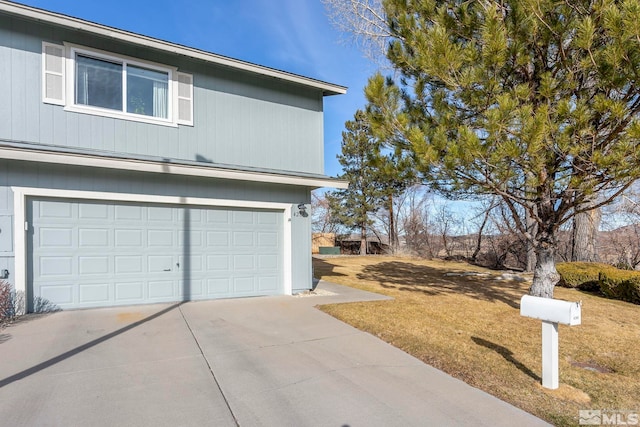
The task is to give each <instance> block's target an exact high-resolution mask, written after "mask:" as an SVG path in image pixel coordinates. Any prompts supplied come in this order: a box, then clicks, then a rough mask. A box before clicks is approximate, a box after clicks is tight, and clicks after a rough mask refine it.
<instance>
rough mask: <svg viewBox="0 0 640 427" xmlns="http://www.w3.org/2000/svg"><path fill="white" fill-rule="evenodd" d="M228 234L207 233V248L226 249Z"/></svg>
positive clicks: (223, 232)
mask: <svg viewBox="0 0 640 427" xmlns="http://www.w3.org/2000/svg"><path fill="white" fill-rule="evenodd" d="M229 241H230V239H229V232H228V231H208V232H207V247H208V248H210V249H214V248H218V249H227V247H228V246H229Z"/></svg>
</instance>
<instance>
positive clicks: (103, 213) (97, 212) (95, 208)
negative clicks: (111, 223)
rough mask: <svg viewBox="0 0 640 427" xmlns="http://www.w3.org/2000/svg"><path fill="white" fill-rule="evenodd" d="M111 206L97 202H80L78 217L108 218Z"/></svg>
mask: <svg viewBox="0 0 640 427" xmlns="http://www.w3.org/2000/svg"><path fill="white" fill-rule="evenodd" d="M108 217H109V206H108V205H103V204H97V203H79V204H78V218H80V219H89V220H90V219H107V218H108Z"/></svg>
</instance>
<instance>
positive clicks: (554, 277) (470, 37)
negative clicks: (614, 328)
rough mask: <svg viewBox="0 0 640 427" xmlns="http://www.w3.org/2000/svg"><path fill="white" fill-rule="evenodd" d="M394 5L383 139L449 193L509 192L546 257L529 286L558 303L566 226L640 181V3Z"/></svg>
mask: <svg viewBox="0 0 640 427" xmlns="http://www.w3.org/2000/svg"><path fill="white" fill-rule="evenodd" d="M384 6H385V11H386V15H387V19H388V26H389V29H390V30H391V32H392V37H393V41H392V42H391V43H390V45H389V50H388V57H389V60H390V61H391V62H392V64H393V65H394V67H395V68H396V69H397V70H398V71H399V73H400V76H401V80H400V82H399V86H400V87H401V88H402V89H403V91H400V90H399V89H398V88H397V87H395V88H394V84H393V82H390V81H387V82H385V80H384V79H383V78H382V76H380V75H377V76H374V77H373V78H372V79H371V80H370V83H369V86H368V88H367V91H366V93H367V96H368V99H369V102H370V103H371V104H373V105H374V106H375V108H371V109H370V121H371V122H372V123H373V124H374V125H375V126H374V127H375V130H376V132H377V134H378V135H380V137H382V138H386V137H388V136H389V135H394V136H400V137H401V138H402V146H403V148H404V149H406V150H408V151H409V152H410V153H412V154H413V155H414V157H415V160H416V162H417V167H418V169H419V171H420V172H421V174H422V176H423V178H424V179H425V180H426V181H428V182H429V183H430V184H431V185H432V186H433V187H434V188H435V189H437V190H439V191H441V192H442V193H443V194H445V195H448V196H451V197H464V196H478V195H479V196H482V195H497V196H499V197H500V198H502V200H503V202H504V203H505V204H506V206H507V207H508V209H509V211H510V212H511V215H512V219H513V221H514V224H515V226H516V227H517V228H518V230H519V232H520V233H522V235H523V236H524V237H525V238H526V239H527V240H528V241H529V242H530V243H531V245H532V246H533V248H534V250H535V253H536V265H535V268H534V280H533V285H532V287H531V289H530V293H531V294H533V295H537V296H545V297H552V296H553V288H554V286H555V284H556V282H557V281H558V279H559V276H558V274H557V271H556V269H555V254H556V248H557V234H558V230H559V228H560V227H561V225H562V224H564V223H566V222H567V221H569V220H571V218H572V217H573V216H575V215H576V214H580V213H581V212H584V211H586V210H590V209H595V208H598V207H600V206H603V205H605V204H608V203H610V202H611V201H612V200H613V199H614V198H615V197H616V196H617V195H619V194H620V193H621V192H622V191H623V190H624V189H626V188H627V187H628V186H629V185H630V184H631V183H632V182H633V181H634V180H635V179H637V178H638V177H639V176H640V152H639V150H638V142H640V122H639V120H638V113H639V112H640V86H639V78H640V25H638V23H639V22H640V1H638V0H621V1H614V0H595V1H594V0H588V1H587V0H566V1H555V0H502V1H491V0H486V1H459V0H448V1H434V0H385V1H384ZM596 197H597V200H598V202H597V203H596V204H590V203H586V202H588V201H591V200H595V199H596ZM525 212H526V215H525ZM525 218H528V219H529V220H530V221H532V223H534V225H535V226H533V227H532V226H531V224H527V223H526V222H527V221H526V220H525Z"/></svg>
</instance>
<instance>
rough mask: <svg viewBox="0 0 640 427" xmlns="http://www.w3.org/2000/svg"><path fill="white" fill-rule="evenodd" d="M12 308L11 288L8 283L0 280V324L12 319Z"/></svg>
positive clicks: (13, 306) (12, 296)
mask: <svg viewBox="0 0 640 427" xmlns="http://www.w3.org/2000/svg"><path fill="white" fill-rule="evenodd" d="M14 308H15V305H14V295H13V288H12V287H11V285H10V284H9V283H7V282H5V281H4V280H0V323H2V322H4V321H5V320H10V319H12V318H13V317H14V315H15V310H14Z"/></svg>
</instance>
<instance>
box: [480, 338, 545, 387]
mask: <svg viewBox="0 0 640 427" xmlns="http://www.w3.org/2000/svg"><path fill="white" fill-rule="evenodd" d="M471 340H472V341H473V342H474V343H476V344H478V345H481V346H482V347H486V348H488V349H489V350H493V351H495V352H496V353H498V354H499V355H500V356H502V357H504V359H505V360H506V361H507V362H509V363H511V364H513V366H515V367H516V368H518V369H519V370H520V371H521V372H523V373H524V374H526V375H528V376H529V377H531V378H533V379H534V380H536V381H541V380H542V378H540V376H538V375H537V374H536V373H535V372H533V371H532V370H531V369H529V368H528V367H527V366H525V365H524V364H523V363H522V362H520V361H519V360H518V359H516V358H515V357H513V352H512V351H511V350H509V349H508V348H506V347H503V346H501V345H498V344H496V343H492V342H491V341H487V340H485V339H482V338H479V337H471Z"/></svg>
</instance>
